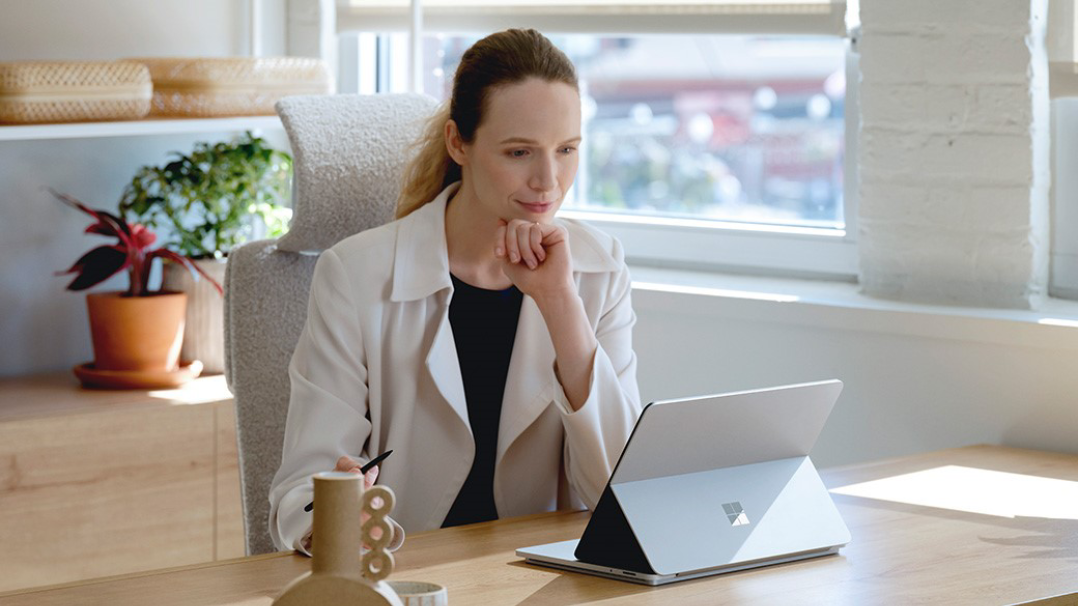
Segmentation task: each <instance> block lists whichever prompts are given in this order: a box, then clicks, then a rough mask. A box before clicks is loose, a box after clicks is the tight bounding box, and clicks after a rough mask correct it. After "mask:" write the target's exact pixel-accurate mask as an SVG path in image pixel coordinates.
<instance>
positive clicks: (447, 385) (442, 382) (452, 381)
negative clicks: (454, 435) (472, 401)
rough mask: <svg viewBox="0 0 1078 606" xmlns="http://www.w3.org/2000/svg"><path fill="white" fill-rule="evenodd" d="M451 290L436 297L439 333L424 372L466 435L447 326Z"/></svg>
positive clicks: (459, 382) (464, 410)
mask: <svg viewBox="0 0 1078 606" xmlns="http://www.w3.org/2000/svg"><path fill="white" fill-rule="evenodd" d="M451 289H452V287H450V290H449V291H443V293H439V294H438V295H435V296H436V297H437V298H439V299H445V304H444V305H441V306H440V307H441V309H442V310H443V312H444V313H443V314H442V319H441V322H440V323H439V324H438V330H437V332H435V333H434V341H433V342H432V343H431V346H430V351H429V352H427V359H426V363H427V369H428V370H429V371H430V376H431V378H433V379H434V385H435V386H437V387H438V391H439V392H440V393H441V394H442V397H443V398H445V401H446V402H448V403H449V406H450V407H452V408H453V411H454V412H456V413H457V416H458V417H460V420H461V421H462V422H463V423H464V427H465V429H466V430H467V431H468V435H471V433H472V426H471V424H470V423H469V422H468V401H467V400H466V399H465V397H464V381H463V380H462V379H461V375H460V360H459V359H458V358H457V345H456V342H455V341H454V340H453V327H452V325H451V324H450V323H449V313H448V310H449V299H450V298H451V297H452V290H451Z"/></svg>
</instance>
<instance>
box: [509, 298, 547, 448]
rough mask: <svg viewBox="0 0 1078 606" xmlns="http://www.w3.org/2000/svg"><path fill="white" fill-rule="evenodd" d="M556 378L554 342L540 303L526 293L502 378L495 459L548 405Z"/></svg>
mask: <svg viewBox="0 0 1078 606" xmlns="http://www.w3.org/2000/svg"><path fill="white" fill-rule="evenodd" d="M555 380H556V379H555V377H554V345H553V343H551V341H550V334H549V333H548V332H547V328H546V322H544V321H543V315H542V314H541V313H540V312H539V307H538V306H536V304H535V301H534V300H533V299H532V298H531V297H527V296H526V297H524V300H523V301H522V302H521V305H520V320H518V322H517V335H516V338H515V339H514V341H513V356H512V358H510V360H509V373H508V375H507V376H506V380H505V395H504V396H503V398H502V414H501V419H500V421H499V422H498V457H497V461H499V462H500V461H501V459H502V456H503V455H504V454H505V452H506V451H507V450H508V449H509V446H510V445H512V443H513V442H514V441H516V439H517V438H518V437H519V436H520V434H522V433H524V430H525V429H527V428H528V426H529V425H531V424H532V423H533V422H534V421H535V419H536V418H538V417H539V415H540V414H542V412H543V411H544V410H546V408H547V406H548V405H550V403H551V401H552V400H553V397H554V394H553V391H552V390H553V388H554V381H555Z"/></svg>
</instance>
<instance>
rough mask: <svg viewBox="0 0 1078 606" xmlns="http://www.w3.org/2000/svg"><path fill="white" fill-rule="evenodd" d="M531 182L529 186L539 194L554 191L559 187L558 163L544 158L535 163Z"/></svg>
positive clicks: (552, 159)
mask: <svg viewBox="0 0 1078 606" xmlns="http://www.w3.org/2000/svg"><path fill="white" fill-rule="evenodd" d="M535 164H536V166H535V170H534V171H533V172H532V177H531V182H530V183H529V184H528V185H529V187H531V188H532V189H533V190H535V191H538V192H548V191H552V190H554V189H555V188H557V186H558V179H557V175H558V163H557V160H556V159H554V158H545V157H544V158H543V159H541V160H539V161H538V162H536V163H535Z"/></svg>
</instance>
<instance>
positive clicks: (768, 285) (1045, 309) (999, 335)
mask: <svg viewBox="0 0 1078 606" xmlns="http://www.w3.org/2000/svg"><path fill="white" fill-rule="evenodd" d="M630 271H631V272H632V278H633V306H634V308H636V310H637V313H638V314H641V313H642V312H643V313H644V314H647V313H648V312H657V313H664V312H665V313H674V314H679V315H686V316H692V315H696V316H700V315H703V316H707V315H719V316H722V317H724V318H736V319H739V320H743V321H750V322H760V323H777V324H788V325H800V326H807V327H812V328H814V329H834V330H843V331H855V332H873V333H889V334H900V335H907V336H917V337H927V338H933V339H952V340H960V341H974V342H982V343H993V344H998V345H1007V346H1021V347H1038V348H1040V347H1046V348H1053V349H1065V350H1073V351H1078V301H1068V300H1063V299H1054V298H1046V299H1045V301H1044V303H1043V304H1042V305H1041V306H1040V308H1039V309H1037V310H1035V311H1031V310H1017V309H992V308H974V307H958V306H946V305H927V304H917V303H905V302H900V301H890V300H885V299H876V298H874V297H869V296H866V295H864V294H861V292H860V286H859V285H857V284H851V283H846V282H833V281H822V280H803V279H792V278H773V277H759V276H744V275H734V274H723V273H713V272H703V271H691V270H678V269H667V268H655V267H647V266H637V265H633V266H630Z"/></svg>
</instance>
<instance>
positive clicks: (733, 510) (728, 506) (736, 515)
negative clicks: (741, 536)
mask: <svg viewBox="0 0 1078 606" xmlns="http://www.w3.org/2000/svg"><path fill="white" fill-rule="evenodd" d="M722 509H723V511H725V512H726V517H727V519H729V520H730V525H731V526H745V525H747V524H748V523H749V516H747V515H745V508H744V507H742V506H741V503H740V502H739V501H734V502H733V503H723V504H722Z"/></svg>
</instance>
